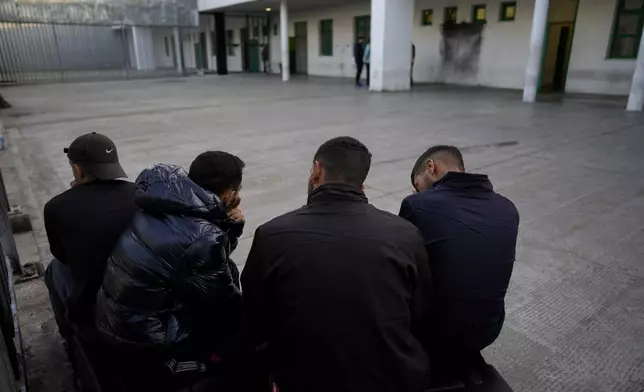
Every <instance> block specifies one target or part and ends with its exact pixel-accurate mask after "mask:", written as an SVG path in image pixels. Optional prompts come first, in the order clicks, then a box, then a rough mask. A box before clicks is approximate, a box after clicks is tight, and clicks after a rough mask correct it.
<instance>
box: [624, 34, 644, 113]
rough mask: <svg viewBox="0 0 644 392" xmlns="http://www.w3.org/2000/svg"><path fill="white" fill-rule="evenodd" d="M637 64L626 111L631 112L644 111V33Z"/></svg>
mask: <svg viewBox="0 0 644 392" xmlns="http://www.w3.org/2000/svg"><path fill="white" fill-rule="evenodd" d="M639 50H640V51H639V53H638V54H637V62H636V63H635V72H634V73H633V83H632V84H631V93H630V95H629V96H628V105H627V106H626V110H628V111H629V112H641V111H642V110H644V31H642V39H641V40H640V49H639Z"/></svg>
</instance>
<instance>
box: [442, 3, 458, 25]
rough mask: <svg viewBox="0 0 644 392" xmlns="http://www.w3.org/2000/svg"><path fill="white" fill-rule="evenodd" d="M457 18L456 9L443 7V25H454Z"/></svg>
mask: <svg viewBox="0 0 644 392" xmlns="http://www.w3.org/2000/svg"><path fill="white" fill-rule="evenodd" d="M457 18H458V7H445V15H444V17H443V23H445V24H447V23H456V19H457Z"/></svg>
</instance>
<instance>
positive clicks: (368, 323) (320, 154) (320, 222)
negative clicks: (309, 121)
mask: <svg viewBox="0 0 644 392" xmlns="http://www.w3.org/2000/svg"><path fill="white" fill-rule="evenodd" d="M370 165H371V153H370V152H369V150H367V147H365V146H364V145H363V144H362V143H360V142H359V141H358V140H356V139H353V138H351V137H338V138H335V139H331V140H329V141H327V142H326V143H324V144H323V145H322V146H321V147H320V148H319V150H318V151H317V153H316V154H315V157H314V160H313V167H312V169H311V176H310V178H309V197H308V203H307V205H305V206H304V207H302V208H300V209H298V210H295V211H293V212H290V213H288V214H286V215H283V216H280V217H278V218H276V219H274V220H272V221H270V222H268V223H266V224H264V225H262V226H260V227H259V228H258V229H257V231H256V233H255V238H254V242H253V246H252V249H251V252H250V255H249V257H248V260H247V263H246V266H245V268H244V271H243V273H242V288H243V290H244V313H245V315H246V317H247V319H246V322H245V325H246V329H247V334H248V338H249V343H250V345H251V346H252V347H256V348H257V349H258V350H261V349H266V350H269V351H270V357H271V360H270V371H271V372H272V374H273V377H274V381H275V384H276V385H277V387H278V388H279V390H280V391H281V392H318V391H319V392H322V391H329V390H333V391H347V392H348V391H371V392H421V391H422V390H423V389H424V387H425V385H426V382H427V372H428V369H429V365H428V363H427V358H426V356H425V353H424V351H423V348H422V346H421V344H420V342H419V340H418V339H417V338H416V336H418V332H420V331H422V330H424V329H427V326H426V319H425V318H424V317H425V316H426V315H427V314H428V312H427V309H426V304H427V303H428V301H429V300H430V293H429V290H430V280H431V277H430V273H429V269H428V261H427V257H426V255H425V250H424V248H423V243H422V239H421V238H420V235H419V233H418V230H417V229H416V228H415V227H414V226H413V225H411V224H410V223H408V222H406V221H404V220H403V219H400V218H399V217H397V216H395V215H392V214H389V213H387V212H384V211H381V210H378V209H377V208H375V207H374V206H373V205H371V204H369V203H368V202H367V198H366V196H365V194H364V181H365V179H366V177H367V174H368V172H369V168H370ZM267 385H268V380H267V378H265V379H264V381H263V385H261V386H260V387H262V388H264V387H267ZM260 389H261V388H260Z"/></svg>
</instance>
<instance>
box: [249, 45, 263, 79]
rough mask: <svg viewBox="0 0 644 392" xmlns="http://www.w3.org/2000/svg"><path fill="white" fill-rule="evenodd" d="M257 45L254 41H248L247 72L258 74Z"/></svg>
mask: <svg viewBox="0 0 644 392" xmlns="http://www.w3.org/2000/svg"><path fill="white" fill-rule="evenodd" d="M259 50H260V49H259V43H258V42H257V40H256V39H251V40H248V65H249V67H248V70H249V71H250V72H259Z"/></svg>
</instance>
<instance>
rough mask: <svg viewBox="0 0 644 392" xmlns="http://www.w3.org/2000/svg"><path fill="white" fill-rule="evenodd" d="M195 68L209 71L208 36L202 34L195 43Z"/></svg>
mask: <svg viewBox="0 0 644 392" xmlns="http://www.w3.org/2000/svg"><path fill="white" fill-rule="evenodd" d="M195 68H197V69H208V54H207V51H206V34H205V33H200V34H199V40H198V41H196V42H195Z"/></svg>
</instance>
